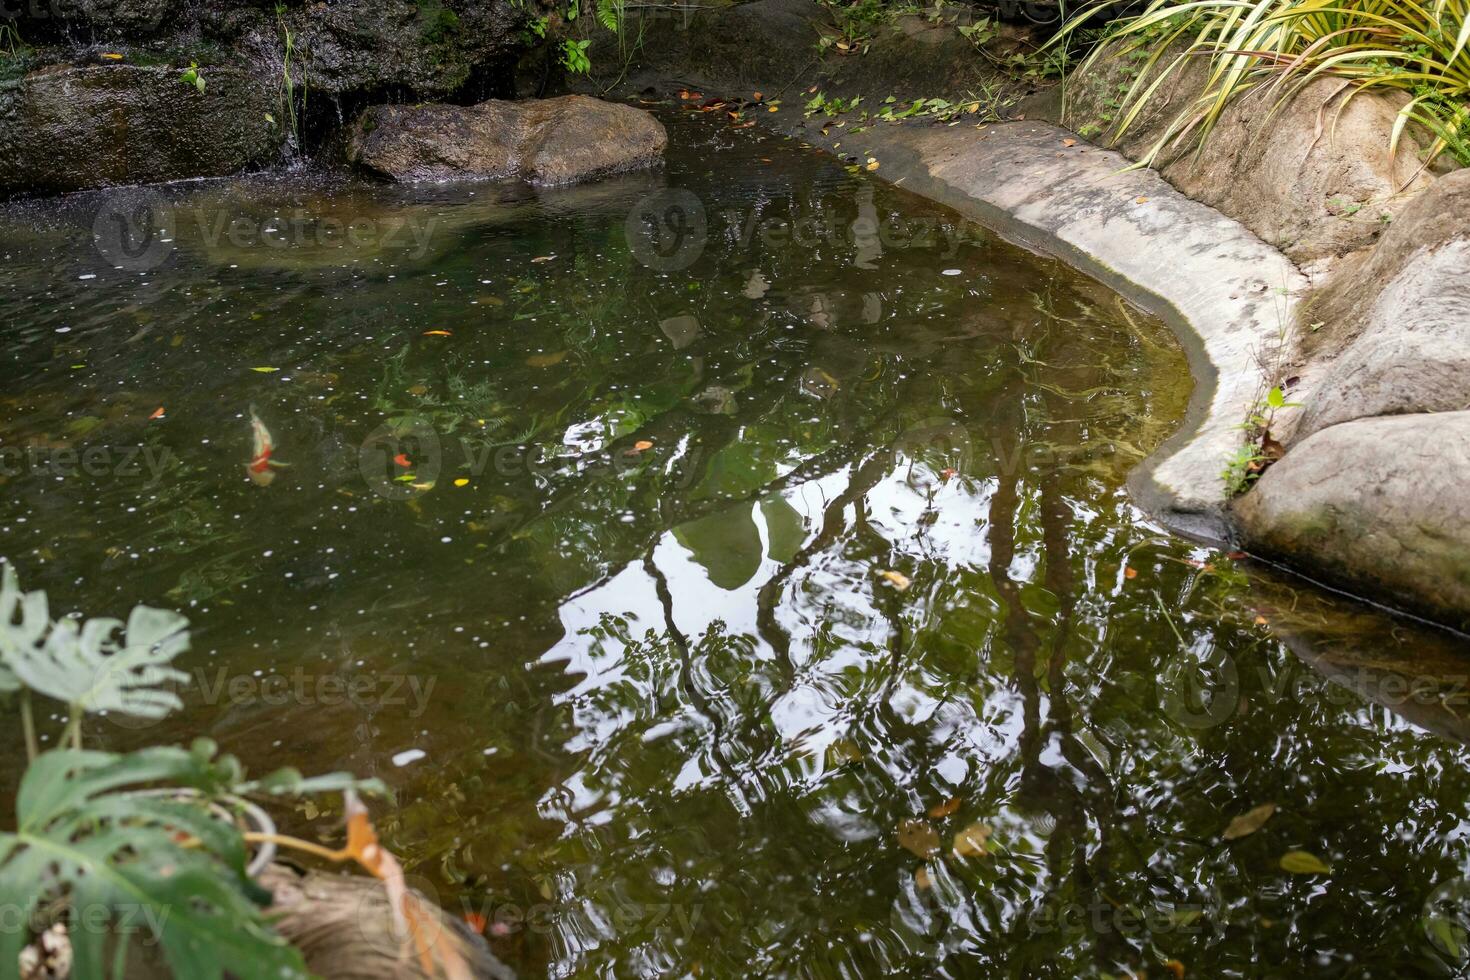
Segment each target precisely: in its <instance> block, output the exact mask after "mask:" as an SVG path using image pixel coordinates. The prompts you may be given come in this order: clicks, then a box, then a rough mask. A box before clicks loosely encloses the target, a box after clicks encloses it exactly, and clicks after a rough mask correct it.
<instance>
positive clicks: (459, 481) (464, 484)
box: [454, 477, 470, 487]
mask: <svg viewBox="0 0 1470 980" xmlns="http://www.w3.org/2000/svg"><path fill="white" fill-rule="evenodd" d="M454 485H455V486H457V487H467V486H469V485H470V481H469V480H467V479H465V478H464V477H460V478H459V479H457V480H455V481H454Z"/></svg>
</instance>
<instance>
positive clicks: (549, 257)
mask: <svg viewBox="0 0 1470 980" xmlns="http://www.w3.org/2000/svg"><path fill="white" fill-rule="evenodd" d="M554 258H556V256H555V255H538V256H536V257H535V258H534V259H532V260H531V261H532V262H550V261H551V260H552V259H554Z"/></svg>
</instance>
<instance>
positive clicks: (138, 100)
mask: <svg viewBox="0 0 1470 980" xmlns="http://www.w3.org/2000/svg"><path fill="white" fill-rule="evenodd" d="M179 72H180V70H179V69H178V68H167V67H141V66H136V65H127V64H118V65H107V66H100V65H99V66H87V67H74V66H69V65H59V66H55V67H51V68H46V69H42V70H40V71H37V72H33V73H31V74H30V75H27V76H26V77H25V78H23V79H20V80H19V81H18V82H14V83H10V84H8V85H5V86H0V195H10V194H18V193H22V192H27V193H65V192H67V191H77V190H86V189H89V188H94V187H111V186H116V185H120V184H144V183H154V182H157V181H165V180H178V179H181V178H185V177H219V176H225V175H228V174H234V173H239V172H240V171H243V170H246V169H249V168H251V167H252V166H255V165H258V164H263V163H267V162H270V161H272V160H274V159H275V158H276V157H277V155H278V154H279V152H280V147H281V143H282V136H281V132H280V129H279V128H278V127H275V126H272V125H271V124H270V123H269V122H268V121H267V120H266V118H265V114H266V113H267V112H270V111H272V110H274V109H275V108H276V103H275V92H274V91H273V90H272V89H271V88H270V87H269V86H268V85H266V84H264V83H263V82H262V81H261V80H259V79H256V78H254V77H252V76H250V75H248V74H246V73H244V72H241V71H237V70H234V69H228V68H216V69H211V70H208V71H207V72H206V78H207V88H206V90H205V91H204V92H199V91H197V90H196V89H195V88H194V87H193V86H192V85H188V84H186V83H184V82H183V81H182V80H181V79H180V76H179Z"/></svg>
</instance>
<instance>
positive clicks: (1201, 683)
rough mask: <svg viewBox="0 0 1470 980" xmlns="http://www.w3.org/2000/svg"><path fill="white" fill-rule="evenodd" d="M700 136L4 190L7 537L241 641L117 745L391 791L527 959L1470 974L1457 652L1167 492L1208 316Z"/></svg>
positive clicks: (896, 194) (106, 589)
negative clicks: (426, 172) (213, 742)
mask: <svg viewBox="0 0 1470 980" xmlns="http://www.w3.org/2000/svg"><path fill="white" fill-rule="evenodd" d="M668 121H669V125H670V127H671V136H672V141H671V142H672V149H671V152H670V156H669V160H668V165H667V168H666V169H665V170H663V171H661V172H659V173H655V174H645V175H638V176H633V177H625V178H619V179H616V180H612V181H607V182H603V183H600V184H597V185H593V186H590V187H587V188H580V189H571V190H564V191H554V192H551V191H549V192H543V193H541V194H535V193H531V192H529V191H527V190H524V189H516V188H492V187H487V186H484V185H479V186H475V185H470V186H461V187H440V188H431V189H424V190H418V191H408V190H402V189H391V188H378V187H370V186H362V185H356V184H328V183H324V182H323V181H321V180H317V179H314V178H313V179H308V178H304V177H295V178H283V179H278V180H269V179H260V180H251V181H241V182H233V183H224V184H220V183H206V184H202V185H198V186H194V187H185V188H181V189H176V190H171V191H167V192H157V191H127V192H115V193H112V194H106V195H93V196H86V197H82V198H79V199H75V200H73V201H71V202H69V203H67V204H65V205H61V206H54V205H29V206H15V207H11V208H10V209H8V210H7V212H6V214H5V217H4V221H3V222H0V255H3V257H4V263H3V265H0V303H3V307H4V311H5V317H4V324H5V325H4V327H3V329H4V331H5V338H6V341H7V343H6V345H5V347H4V349H3V353H0V462H3V464H4V470H3V474H0V488H3V494H0V552H3V553H4V554H5V555H7V556H8V557H10V558H11V559H13V560H14V561H16V562H17V564H18V566H19V568H20V571H21V574H22V581H23V583H24V584H26V585H27V586H28V587H31V588H45V589H46V590H48V592H49V593H50V594H51V596H52V600H53V603H54V604H55V605H56V606H57V608H58V609H77V610H85V611H86V612H87V613H88V614H91V615H101V614H114V615H115V614H120V613H122V612H124V611H125V610H126V609H127V608H128V607H129V606H130V605H131V604H133V603H137V602H146V603H150V604H154V605H167V606H171V607H175V608H178V609H180V610H182V611H184V612H186V613H187V614H188V615H189V617H190V618H191V620H192V622H193V624H194V630H195V633H194V635H195V644H194V650H193V651H192V652H191V653H190V654H188V655H187V656H186V657H185V658H184V660H183V661H182V662H181V663H182V666H184V667H185V669H186V670H188V671H189V672H190V673H191V675H192V677H193V680H192V682H191V683H190V684H189V685H187V686H186V688H185V689H184V690H183V691H182V692H181V693H182V695H183V697H184V698H185V700H186V702H187V709H186V711H185V712H183V713H182V714H181V715H180V716H178V717H177V718H174V719H170V720H168V721H167V722H165V723H163V724H160V725H158V726H156V727H143V726H140V725H139V724H138V723H136V722H131V721H128V720H126V719H101V720H98V721H97V722H96V723H95V724H93V725H92V726H91V728H90V729H89V733H88V737H89V740H91V741H93V742H94V743H96V744H99V745H105V746H108V747H113V748H126V747H129V746H134V745H138V744H142V743H144V742H146V741H148V740H153V739H158V738H164V739H169V740H185V739H187V738H189V737H192V736H193V735H196V734H200V733H204V734H208V735H210V736H212V737H214V738H215V739H217V740H218V741H219V742H220V743H221V744H222V745H223V746H224V747H225V748H227V749H228V750H230V751H234V752H237V753H238V754H240V755H241V756H242V757H243V758H244V759H245V760H246V761H247V763H248V764H249V765H250V766H252V767H253V768H255V769H257V770H262V769H265V768H267V767H270V766H274V765H279V764H286V763H291V764H296V765H298V766H300V767H302V768H303V769H307V770H327V769H334V768H349V769H353V770H355V771H357V772H359V773H361V774H363V775H379V776H382V777H383V778H384V779H386V780H387V781H388V782H389V783H391V784H392V785H393V786H394V787H395V788H396V789H397V791H398V793H399V805H398V806H397V807H396V808H389V807H386V806H382V805H380V806H379V808H378V822H379V826H380V828H381V829H382V830H383V833H384V836H385V839H386V840H387V842H388V843H389V844H390V846H391V847H392V848H393V849H395V850H396V851H398V852H399V853H400V854H402V855H403V856H404V858H405V863H406V864H407V865H408V866H409V868H410V870H411V872H412V873H413V874H414V875H415V877H416V879H417V880H418V882H419V884H420V885H421V886H422V887H424V888H426V889H428V890H431V891H433V892H434V893H435V894H436V895H437V896H438V897H439V899H440V900H441V901H443V902H444V903H445V904H446V905H448V906H449V907H450V908H452V909H454V910H456V911H464V912H471V913H475V914H478V915H482V916H484V917H485V918H486V919H488V920H489V922H490V926H489V929H490V931H491V932H492V933H493V935H492V937H491V941H492V944H493V945H494V947H495V949H496V950H497V952H498V953H499V954H500V955H501V956H502V957H503V958H505V959H506V960H508V961H510V962H512V963H514V964H515V965H516V966H517V968H518V969H519V970H520V971H522V973H523V975H526V976H537V975H544V974H547V973H550V974H551V975H555V976H614V975H616V976H620V977H621V976H666V975H668V976H741V977H743V976H754V975H767V974H770V975H791V976H810V977H836V976H853V977H856V976H879V975H922V976H935V975H945V976H997V975H1003V976H1018V977H1019V976H1026V977H1031V976H1058V977H1071V976H1085V975H1086V976H1091V975H1099V976H1100V975H1114V976H1122V975H1127V974H1129V973H1132V974H1134V975H1138V976H1142V975H1143V974H1144V973H1145V972H1147V973H1148V974H1149V975H1151V976H1170V975H1174V974H1176V973H1177V972H1178V971H1180V970H1183V971H1185V975H1190V976H1225V975H1237V976H1256V975H1282V976H1295V975H1301V974H1302V973H1304V972H1306V971H1308V970H1310V971H1312V972H1314V973H1321V974H1324V975H1340V976H1369V975H1375V976H1403V975H1409V974H1428V975H1451V974H1453V973H1454V971H1455V970H1457V969H1459V967H1460V960H1459V941H1458V940H1457V939H1456V937H1463V931H1461V927H1460V926H1458V925H1457V924H1456V922H1457V920H1456V919H1455V918H1454V916H1453V914H1452V913H1453V912H1454V911H1455V909H1456V908H1457V907H1458V906H1457V903H1458V901H1459V899H1460V898H1461V897H1462V894H1464V892H1465V889H1462V888H1461V886H1460V882H1461V875H1462V874H1463V872H1464V868H1465V865H1466V861H1467V859H1470V846H1467V842H1466V839H1465V836H1466V829H1465V828H1466V827H1467V826H1470V823H1467V818H1470V778H1467V775H1466V770H1465V762H1466V754H1465V752H1464V750H1463V749H1462V748H1461V747H1460V744H1459V742H1457V741H1455V740H1454V739H1455V737H1456V736H1462V735H1463V734H1464V730H1463V726H1462V725H1461V724H1460V719H1461V718H1463V717H1464V707H1465V700H1466V699H1465V697H1464V695H1463V693H1462V692H1461V691H1460V690H1459V686H1457V685H1458V682H1457V680H1456V679H1457V678H1459V677H1462V676H1463V675H1464V674H1465V673H1466V671H1465V666H1464V664H1465V660H1464V651H1463V649H1462V648H1461V646H1460V643H1459V641H1458V640H1457V639H1455V638H1453V637H1450V636H1448V635H1445V634H1439V633H1435V632H1432V631H1425V630H1420V629H1418V628H1416V627H1414V626H1412V625H1411V624H1407V623H1404V622H1401V621H1395V620H1392V619H1389V618H1387V617H1384V616H1382V615H1380V614H1377V613H1375V612H1373V611H1371V610H1368V609H1365V608H1364V607H1360V606H1356V605H1353V604H1350V603H1348V602H1346V601H1344V600H1341V599H1337V598H1334V597H1332V596H1329V595H1326V594H1324V593H1321V592H1319V591H1315V590H1313V589H1311V588H1310V587H1308V586H1306V585H1304V584H1302V583H1299V582H1293V581H1291V580H1288V579H1285V578H1282V577H1280V576H1279V575H1275V574H1273V573H1271V572H1270V571H1269V570H1266V569H1260V568H1255V567H1252V566H1250V565H1249V563H1248V562H1246V561H1244V560H1243V559H1242V558H1241V556H1237V555H1231V554H1228V553H1225V552H1222V551H1220V550H1217V549H1212V548H1208V547H1204V546H1201V545H1198V544H1195V543H1191V542H1189V541H1186V540H1183V539H1179V538H1175V537H1171V536H1170V535H1168V534H1167V533H1165V532H1164V531H1163V530H1162V529H1161V528H1160V527H1159V526H1158V525H1156V524H1155V523H1153V522H1152V521H1150V520H1149V518H1148V517H1147V516H1146V515H1145V514H1143V513H1141V512H1140V511H1139V509H1138V508H1137V507H1136V506H1135V505H1134V504H1133V503H1132V502H1131V501H1130V499H1129V497H1128V495H1127V493H1126V490H1125V488H1124V480H1125V477H1126V475H1127V473H1128V472H1129V470H1130V469H1131V468H1132V467H1133V466H1135V465H1136V464H1137V463H1138V462H1139V461H1140V460H1142V459H1143V458H1145V456H1146V455H1147V454H1148V453H1149V452H1150V451H1151V450H1152V449H1154V448H1155V447H1156V446H1158V445H1159V443H1160V442H1161V441H1162V440H1163V439H1164V438H1166V437H1167V436H1168V435H1169V434H1170V433H1171V432H1172V431H1173V429H1174V428H1175V426H1176V425H1177V424H1178V422H1179V420H1180V419H1181V418H1182V416H1183V413H1184V408H1185V405H1186V402H1187V400H1188V398H1189V395H1190V391H1191V382H1190V379H1189V376H1188V370H1187V367H1186V364H1185V361H1184V357H1183V354H1182V353H1181V351H1180V349H1179V347H1178V344H1177V343H1176V342H1175V340H1174V339H1173V337H1172V336H1171V334H1170V332H1169V331H1168V329H1166V327H1165V326H1164V325H1163V324H1162V323H1160V322H1159V321H1158V320H1156V319H1154V318H1152V317H1150V316H1148V315H1146V314H1144V313H1143V312H1141V311H1140V310H1138V309H1136V308H1134V307H1132V306H1130V305H1129V304H1127V303H1126V302H1125V301H1123V300H1122V299H1121V298H1119V297H1118V296H1116V295H1114V294H1112V293H1111V292H1109V291H1108V290H1106V289H1104V288H1103V287H1101V286H1099V285H1098V284H1096V283H1094V282H1091V281H1089V280H1087V279H1085V278H1083V277H1081V276H1079V275H1077V274H1075V273H1073V272H1071V271H1069V270H1068V269H1067V268H1065V267H1064V266H1062V265H1060V264H1058V263H1056V262H1054V261H1052V260H1048V259H1044V258H1040V257H1037V256H1035V255H1031V254H1029V253H1027V252H1024V251H1022V250H1020V249H1018V248H1015V247H1013V246H1011V245H1008V244H1006V243H1005V242H1003V241H1000V240H998V239H997V237H996V236H995V235H994V234H992V233H989V232H987V231H986V230H984V229H983V228H979V227H977V226H975V225H973V224H970V223H968V222H966V221H965V220H963V219H961V218H960V217H959V216H957V215H955V214H954V213H952V212H949V211H947V210H944V209H942V208H939V207H937V206H934V205H931V204H928V203H926V202H924V201H922V200H920V199H918V198H915V197H912V196H909V195H907V194H905V193H903V192H902V191H900V190H896V189H894V188H891V187H888V186H886V185H883V184H881V183H878V182H877V181H875V180H874V179H872V178H871V177H870V176H869V175H867V174H866V173H864V172H852V171H850V170H849V169H848V168H847V167H845V166H843V165H842V164H841V163H840V162H839V161H835V160H833V159H831V158H829V157H826V156H823V155H820V154H818V153H816V152H815V151H813V150H811V149H809V148H805V147H802V146H801V145H799V144H797V143H795V142H792V141H789V140H785V139H782V138H780V137H777V136H774V135H770V134H762V133H760V132H758V131H755V130H737V129H733V128H730V126H729V124H728V123H725V122H724V121H723V120H722V121H721V122H713V121H711V120H710V119H708V118H701V119H692V120H690V119H677V118H674V117H673V116H672V115H670V116H669V119H668ZM252 406H253V408H254V411H255V412H256V413H257V414H258V416H259V417H260V419H261V420H262V422H263V423H264V424H265V425H266V426H267V427H268V429H269V430H270V431H271V433H272V435H273V437H274V441H275V451H274V461H276V462H283V463H286V464H289V465H288V466H286V467H283V468H280V469H271V470H269V471H268V472H269V474H270V476H271V477H272V479H271V480H270V481H269V482H268V485H261V484H262V483H265V482H266V481H265V480H264V479H263V475H264V474H263V473H259V474H256V477H257V479H252V478H251V475H250V474H249V473H248V472H247V468H246V464H247V462H249V460H250V458H251V454H252V447H251V433H250V424H249V418H250V411H251V408H252ZM1294 651H1295V652H1294ZM1298 654H1300V655H1301V658H1300V659H1299V657H1298ZM1313 665H1316V666H1315V667H1314V666H1313ZM1318 668H1321V669H1320V671H1319V669H1318ZM1405 676H1408V677H1410V678H1413V679H1416V683H1417V684H1418V686H1417V687H1415V688H1414V689H1413V692H1412V693H1408V692H1407V691H1406V690H1401V689H1400V688H1398V687H1397V686H1394V687H1392V688H1391V689H1390V687H1389V686H1388V685H1386V683H1385V678H1390V679H1392V678H1400V679H1402V678H1403V677H1405ZM1385 705H1387V707H1388V709H1391V710H1386V708H1385ZM1416 726H1417V727H1416ZM1431 732H1434V733H1438V734H1433V733H1431ZM11 748H12V749H13V751H12V753H11V755H10V756H9V757H10V758H12V759H14V758H16V757H17V752H18V744H17V745H12V746H11ZM17 776H18V772H17V767H15V766H13V765H12V766H11V767H9V768H8V769H7V771H6V772H5V773H4V780H5V784H6V786H7V787H11V788H13V785H14V782H15V779H16V778H17ZM7 792H9V790H8V789H7ZM1265 803H1274V804H1276V806H1277V807H1278V811H1277V813H1276V814H1275V815H1274V816H1273V817H1272V818H1271V820H1270V821H1269V822H1268V823H1267V824H1266V825H1265V826H1264V827H1263V828H1262V829H1260V830H1259V831H1257V832H1256V833H1254V834H1251V835H1250V836H1247V837H1243V838H1241V839H1239V840H1236V841H1234V842H1225V841H1223V840H1222V838H1221V834H1222V831H1223V830H1224V829H1225V827H1226V826H1227V824H1228V823H1229V822H1230V821H1231V820H1232V818H1234V817H1236V816H1239V815H1240V814H1242V813H1244V812H1245V811H1247V810H1249V809H1251V808H1253V807H1256V806H1259V805H1261V804H1265ZM340 819H341V817H340V812H339V811H338V808H337V807H336V806H335V805H334V804H332V803H330V802H318V803H315V804H311V805H306V804H303V805H301V806H300V807H299V808H298V809H297V811H296V812H294V813H285V814H282V822H283V823H284V824H285V825H286V826H287V827H288V829H290V830H292V831H293V832H297V833H301V834H306V835H315V836H320V837H321V838H323V839H329V840H330V839H335V838H336V836H337V835H338V830H337V828H338V826H339V825H340ZM1295 850H1300V851H1306V852H1309V853H1311V854H1312V855H1314V856H1316V857H1317V858H1319V859H1320V860H1321V861H1322V862H1324V863H1325V864H1327V865H1329V866H1330V868H1331V870H1330V873H1326V874H1292V873H1289V872H1287V871H1285V870H1283V869H1282V867H1281V866H1280V859H1281V857H1282V856H1283V855H1284V854H1286V853H1287V852H1289V851H1295ZM1268 965H1269V966H1268ZM1273 971H1274V973H1273Z"/></svg>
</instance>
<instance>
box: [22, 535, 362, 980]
mask: <svg viewBox="0 0 1470 980" xmlns="http://www.w3.org/2000/svg"><path fill="white" fill-rule="evenodd" d="M122 626H123V624H122V623H121V622H120V621H118V620H115V619H107V618H98V619H91V620H87V621H86V622H79V621H78V620H76V619H71V618H66V619H61V620H52V619H51V615H50V609H49V606H48V603H47V599H46V594H45V593H44V592H29V593H25V592H22V591H21V589H20V585H19V582H18V580H17V577H16V574H15V570H14V568H13V567H12V566H11V565H9V564H8V563H7V564H3V565H0V692H5V693H10V694H19V696H20V698H21V719H22V727H23V728H24V731H25V743H26V752H27V757H28V759H29V763H30V764H29V766H28V768H27V769H26V772H25V775H24V776H23V778H22V779H21V784H20V789H19V792H18V793H17V796H16V824H15V829H14V830H13V831H4V832H0V907H4V908H7V909H10V910H11V911H12V914H13V915H14V916H15V920H14V921H15V922H17V923H19V924H21V925H22V926H23V928H14V927H12V928H7V929H4V930H0V963H6V964H11V965H12V968H13V965H14V964H15V963H16V962H17V961H18V958H19V956H20V954H21V951H22V949H23V947H24V946H25V945H26V943H27V942H28V941H29V940H30V938H31V936H32V935H34V934H38V933H40V932H42V931H44V930H45V929H46V928H49V927H50V925H51V924H52V923H53V922H64V923H66V924H67V926H68V929H67V937H68V940H69V943H70V946H71V953H72V976H74V977H76V978H78V980H93V978H101V977H103V976H108V975H110V976H114V977H120V976H122V975H123V973H124V971H125V970H126V968H127V964H128V958H129V955H130V953H131V951H132V949H133V948H134V947H135V946H136V945H139V944H141V943H150V944H151V943H156V944H157V945H158V947H159V948H160V949H161V952H162V954H163V957H164V959H165V960H166V962H167V964H168V967H169V969H170V970H171V972H172V973H173V974H174V976H176V977H181V978H182V977H188V978H191V980H192V978H196V977H199V978H206V980H217V978H222V977H224V976H225V975H226V973H227V972H228V973H229V975H231V976H236V977H240V978H256V977H258V978H261V980H265V978H292V977H302V978H304V977H306V976H307V973H306V967H305V964H304V962H303V961H302V958H301V955H300V953H299V952H297V951H296V950H295V949H294V948H292V947H291V946H289V945H288V944H287V943H286V942H285V940H283V939H282V938H281V937H280V936H279V935H277V934H276V932H275V931H274V930H273V929H272V927H271V925H270V922H269V918H268V916H267V914H266V911H265V905H266V904H267V903H268V902H269V899H270V896H269V893H267V892H265V891H263V890H262V889H261V888H260V887H258V886H257V885H255V883H254V882H253V881H252V880H251V877H250V874H249V871H248V869H247V866H246V859H247V855H248V845H249V844H250V843H252V842H264V841H265V840H267V839H268V840H269V841H270V842H271V843H281V844H285V845H287V846H290V845H291V844H293V843H302V844H306V847H307V848H308V849H310V848H311V847H312V845H310V844H307V843H306V842H294V841H293V840H292V839H291V838H280V837H277V836H276V835H274V834H255V835H251V834H247V833H246V832H244V831H242V830H241V829H240V828H239V826H238V823H237V822H236V820H235V819H234V815H235V814H236V813H238V812H240V811H242V810H245V809H248V804H246V803H245V802H244V799H243V798H244V797H245V796H248V795H261V796H280V795H286V794H290V795H301V794H306V793H318V792H327V791H345V792H351V791H355V790H359V789H360V790H364V791H369V792H377V793H383V792H386V790H385V789H384V787H383V786H382V784H381V783H379V782H378V781H376V780H366V781H359V780H357V779H355V778H353V777H352V776H350V775H347V774H345V773H335V774H332V775H328V776H323V777H318V778H316V779H303V778H302V777H301V775H300V773H298V772H296V770H294V769H283V770H280V771H278V772H276V773H274V774H272V775H271V776H268V777H266V778H265V779H263V780H258V781H251V780H247V779H246V778H245V773H244V770H243V769H242V768H241V766H240V764H239V762H238V761H236V760H235V759H234V757H232V756H217V754H216V747H215V745H214V743H213V742H211V741H209V740H208V739H199V740H197V741H196V742H195V743H194V745H193V746H192V747H191V748H189V749H187V750H186V749H182V748H174V747H166V746H157V747H151V748H145V749H140V750H137V751H134V752H130V753H127V754H115V753H110V752H99V751H91V750H84V749H83V748H82V747H81V719H82V716H83V715H84V714H90V713H97V712H116V713H120V714H128V715H133V716H138V717H143V718H153V719H156V718H160V717H162V716H164V715H165V714H167V713H168V712H169V711H171V710H173V709H175V708H178V707H180V706H181V705H180V701H179V698H178V696H177V695H175V694H174V693H173V692H172V691H169V690H167V689H166V687H165V685H166V684H169V683H173V682H177V681H181V680H182V679H183V678H184V675H183V674H182V673H181V672H180V671H178V670H176V669H174V668H173V667H172V666H170V665H171V663H172V661H173V660H174V658H175V657H177V656H178V655H179V654H181V653H183V652H184V651H185V650H187V649H188V646H189V634H188V621H187V620H185V619H184V617H182V616H180V615H178V614H177V613H173V612H169V611H167V610H161V609H151V608H149V607H147V606H139V607H137V608H135V609H134V610H133V611H132V614H131V615H130V616H129V617H128V622H127V626H126V630H125V632H124V634H123V635H122V636H121V637H119V636H117V632H118V629H119V628H120V627H122ZM33 695H41V696H45V697H50V698H54V699H56V700H58V701H61V702H62V703H63V704H65V705H66V707H67V722H66V725H65V730H64V732H63V735H62V739H61V740H62V741H63V742H64V743H66V744H67V745H68V746H69V747H66V748H55V749H51V750H49V751H46V752H41V751H39V748H38V733H37V731H36V727H35V719H34V715H33V713H32V709H31V698H32V696H33ZM109 945H110V946H111V950H109V949H108V947H109Z"/></svg>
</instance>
